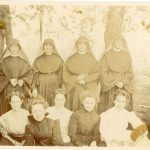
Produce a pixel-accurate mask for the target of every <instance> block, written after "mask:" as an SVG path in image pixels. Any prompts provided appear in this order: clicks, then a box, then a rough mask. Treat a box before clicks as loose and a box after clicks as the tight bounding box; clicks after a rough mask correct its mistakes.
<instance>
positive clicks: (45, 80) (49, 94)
mask: <svg viewBox="0 0 150 150" xmlns="http://www.w3.org/2000/svg"><path fill="white" fill-rule="evenodd" d="M36 83H38V85H37V90H38V94H40V95H41V96H43V98H45V99H46V101H47V102H48V104H49V106H53V105H54V102H53V99H54V96H55V91H56V89H57V88H60V83H59V77H58V75H56V74H54V73H52V74H39V76H38V78H37V81H36Z"/></svg>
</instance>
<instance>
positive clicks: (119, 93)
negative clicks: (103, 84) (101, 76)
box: [113, 89, 130, 102]
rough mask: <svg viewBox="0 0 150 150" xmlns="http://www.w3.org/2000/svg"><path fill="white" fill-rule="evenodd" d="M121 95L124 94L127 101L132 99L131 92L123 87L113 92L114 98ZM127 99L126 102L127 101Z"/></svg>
mask: <svg viewBox="0 0 150 150" xmlns="http://www.w3.org/2000/svg"><path fill="white" fill-rule="evenodd" d="M119 95H122V96H125V97H126V99H127V101H128V100H129V99H130V94H129V93H128V92H127V91H126V90H123V89H118V90H117V91H116V92H115V93H114V94H113V98H114V100H115V99H116V97H117V96H119ZM127 101H126V102H127Z"/></svg>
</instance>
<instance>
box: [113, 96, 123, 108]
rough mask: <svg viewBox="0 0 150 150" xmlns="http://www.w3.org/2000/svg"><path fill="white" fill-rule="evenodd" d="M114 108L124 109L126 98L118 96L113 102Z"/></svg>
mask: <svg viewBox="0 0 150 150" xmlns="http://www.w3.org/2000/svg"><path fill="white" fill-rule="evenodd" d="M114 104H115V107H117V108H125V106H126V97H125V96H123V95H118V96H117V97H116V99H115V101H114Z"/></svg>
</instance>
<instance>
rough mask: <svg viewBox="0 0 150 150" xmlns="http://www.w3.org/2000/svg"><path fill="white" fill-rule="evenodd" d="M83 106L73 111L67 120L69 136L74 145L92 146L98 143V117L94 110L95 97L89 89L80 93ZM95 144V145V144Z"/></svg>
mask: <svg viewBox="0 0 150 150" xmlns="http://www.w3.org/2000/svg"><path fill="white" fill-rule="evenodd" d="M80 99H81V103H82V105H83V108H82V109H80V110H77V111H76V112H74V113H73V114H72V116H71V118H70V121H69V131H68V132H69V136H70V139H71V142H72V143H73V144H74V145H76V146H92V145H93V143H96V144H97V145H98V144H99V143H100V132H99V124H100V117H99V115H98V114H97V113H96V112H95V110H94V108H95V105H96V99H95V97H94V96H93V94H92V93H91V92H90V91H89V90H84V91H82V92H81V95H80ZM95 146H96V145H95Z"/></svg>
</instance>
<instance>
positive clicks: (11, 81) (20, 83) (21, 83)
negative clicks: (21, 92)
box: [10, 78, 24, 87]
mask: <svg viewBox="0 0 150 150" xmlns="http://www.w3.org/2000/svg"><path fill="white" fill-rule="evenodd" d="M10 83H11V85H12V86H14V87H15V86H16V85H17V84H18V85H19V86H23V83H24V82H23V80H21V79H19V80H18V79H14V78H13V79H10Z"/></svg>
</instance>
